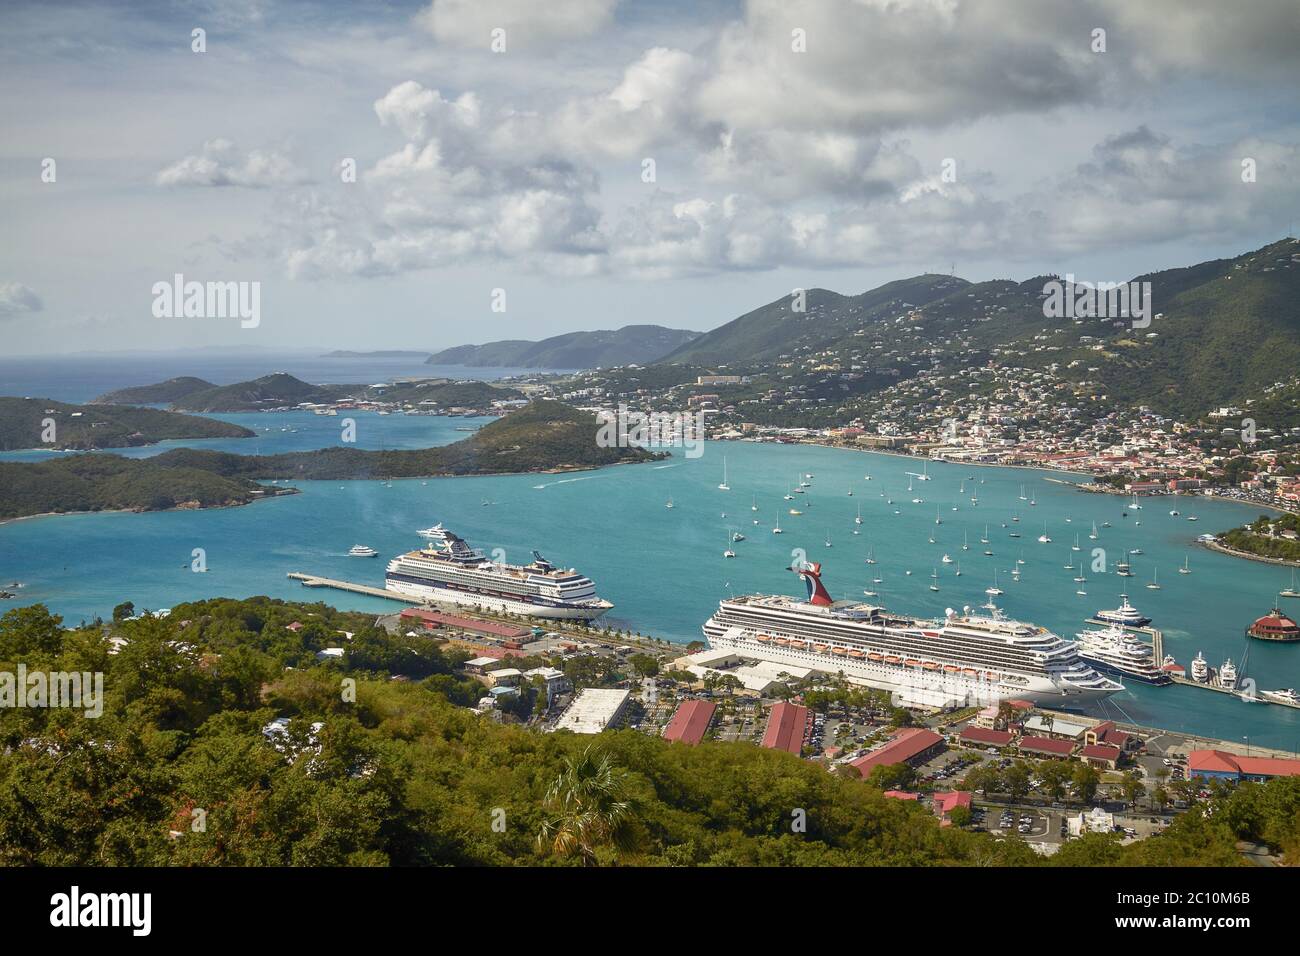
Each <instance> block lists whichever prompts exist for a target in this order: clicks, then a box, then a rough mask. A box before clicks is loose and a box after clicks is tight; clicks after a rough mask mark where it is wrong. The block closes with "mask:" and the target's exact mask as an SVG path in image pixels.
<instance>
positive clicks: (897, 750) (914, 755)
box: [852, 727, 943, 777]
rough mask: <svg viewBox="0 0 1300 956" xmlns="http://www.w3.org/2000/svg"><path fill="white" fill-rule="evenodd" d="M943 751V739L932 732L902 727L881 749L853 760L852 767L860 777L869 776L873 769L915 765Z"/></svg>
mask: <svg viewBox="0 0 1300 956" xmlns="http://www.w3.org/2000/svg"><path fill="white" fill-rule="evenodd" d="M942 749H943V738H942V737H940V736H939V735H938V734H936V733H935V732H934V731H933V730H926V729H925V728H923V727H904V728H903V729H902V730H899V731H897V732H896V733H895V734H894V736H893V739H891V740H890V741H889V743H887V744H885V745H884V746H883V747H878V748H876V749H875V750H873V751H871V753H869V754H867V755H866V756H863V757H859V758H858V759H857V760H854V761H853V763H852V765H853V766H854V767H856V768H857V770H858V773H860V774H862V776H864V777H866V776H870V774H871V771H872V769H873V768H874V767H889V766H893V765H894V764H896V763H906V764H910V763H915V762H919V761H922V760H926V759H928V758H930V757H932V756H934V755H935V754H937V753H938V752H939V751H940V750H942Z"/></svg>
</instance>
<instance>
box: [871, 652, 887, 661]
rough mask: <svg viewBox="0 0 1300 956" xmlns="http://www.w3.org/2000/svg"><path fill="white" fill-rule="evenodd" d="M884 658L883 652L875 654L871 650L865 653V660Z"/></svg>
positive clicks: (881, 659) (880, 659)
mask: <svg viewBox="0 0 1300 956" xmlns="http://www.w3.org/2000/svg"><path fill="white" fill-rule="evenodd" d="M884 659H885V655H884V654H877V653H876V652H875V651H872V652H871V653H870V654H868V655H867V660H869V661H883V660H884Z"/></svg>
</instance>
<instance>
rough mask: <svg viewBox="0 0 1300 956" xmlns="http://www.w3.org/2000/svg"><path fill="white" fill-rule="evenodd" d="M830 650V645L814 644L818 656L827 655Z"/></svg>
mask: <svg viewBox="0 0 1300 956" xmlns="http://www.w3.org/2000/svg"><path fill="white" fill-rule="evenodd" d="M830 649H831V648H830V645H829V644H814V645H813V650H814V651H816V652H817V653H818V654H825V653H826V652H827V651H829V650H830Z"/></svg>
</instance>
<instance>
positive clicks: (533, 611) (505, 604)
mask: <svg viewBox="0 0 1300 956" xmlns="http://www.w3.org/2000/svg"><path fill="white" fill-rule="evenodd" d="M384 589H385V590H387V591H392V592H394V593H395V594H405V595H407V596H409V597H413V598H417V599H419V600H421V601H434V602H438V603H441V604H459V605H463V606H465V607H474V608H480V609H482V610H485V611H508V612H510V613H511V614H524V615H527V616H528V617H538V618H545V619H547V620H556V621H594V620H596V619H597V618H599V617H600V616H601V615H603V614H604V613H605V612H606V611H608V610H609V609H610V608H612V607H613V606H614V605H612V604H610V603H609V602H608V601H594V602H589V603H583V604H559V603H557V604H547V603H541V602H537V603H534V602H531V601H520V600H515V599H512V598H505V597H499V596H497V595H492V594H485V593H483V592H480V591H464V590H457V589H455V588H448V587H437V586H434V585H432V584H417V583H415V582H412V581H398V580H394V579H393V578H392V577H389V578H388V579H387V580H386V581H385V582H384Z"/></svg>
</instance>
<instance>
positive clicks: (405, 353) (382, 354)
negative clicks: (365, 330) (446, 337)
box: [321, 349, 429, 359]
mask: <svg viewBox="0 0 1300 956" xmlns="http://www.w3.org/2000/svg"><path fill="white" fill-rule="evenodd" d="M428 357H429V353H428V352H412V351H409V350H406V349H384V350H381V351H378V352H352V351H349V350H347V349H335V350H334V351H333V352H326V353H325V354H324V355H322V356H321V358H409V359H426V358H428Z"/></svg>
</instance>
